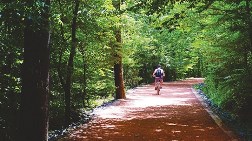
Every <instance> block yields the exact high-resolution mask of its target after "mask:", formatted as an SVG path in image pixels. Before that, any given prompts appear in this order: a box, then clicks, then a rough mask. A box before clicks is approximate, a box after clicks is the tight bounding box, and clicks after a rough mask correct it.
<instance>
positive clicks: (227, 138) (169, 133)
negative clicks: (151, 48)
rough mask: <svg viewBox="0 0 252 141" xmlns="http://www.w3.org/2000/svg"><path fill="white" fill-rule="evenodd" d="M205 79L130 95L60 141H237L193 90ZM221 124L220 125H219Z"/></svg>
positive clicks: (99, 111)
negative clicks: (158, 91)
mask: <svg viewBox="0 0 252 141" xmlns="http://www.w3.org/2000/svg"><path fill="white" fill-rule="evenodd" d="M201 82H203V79H197V78H191V79H187V80H183V81H176V82H169V83H164V85H163V89H161V95H156V91H155V90H154V86H153V85H146V86H142V87H137V88H135V89H132V90H129V91H128V92H127V99H125V100H118V101H115V102H114V103H112V104H111V105H109V106H107V107H103V108H99V109H97V110H95V111H94V114H95V116H94V118H93V119H92V120H91V121H90V122H89V123H88V124H84V125H82V126H80V127H79V128H78V129H75V130H72V131H71V133H70V134H69V135H67V136H66V137H64V138H61V139H59V140H58V141H238V140H239V139H237V138H236V137H235V136H234V135H233V133H232V132H231V131H230V130H228V129H227V128H226V127H224V125H223V124H222V122H221V121H220V120H219V119H218V117H217V116H215V115H214V114H213V113H211V110H209V109H207V108H206V107H205V106H204V104H203V103H202V100H201V98H200V97H199V96H197V94H196V93H195V92H194V90H193V89H192V85H193V84H197V83H201ZM217 123H218V124H217Z"/></svg>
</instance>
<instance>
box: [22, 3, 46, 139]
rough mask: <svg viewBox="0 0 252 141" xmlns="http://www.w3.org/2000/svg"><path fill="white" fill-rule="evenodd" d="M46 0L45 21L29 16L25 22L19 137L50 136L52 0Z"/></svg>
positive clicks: (38, 137) (43, 18)
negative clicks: (49, 99) (50, 21)
mask: <svg viewBox="0 0 252 141" xmlns="http://www.w3.org/2000/svg"><path fill="white" fill-rule="evenodd" d="M42 2H45V3H46V5H45V6H44V7H42V10H41V11H42V14H41V17H42V19H41V21H39V22H38V21H36V22H35V21H34V19H27V20H26V23H25V24H26V25H25V31H24V63H23V66H22V91H21V103H20V126H19V137H18V138H19V140H22V141H47V140H48V95H49V5H50V0H46V1H42ZM38 20H40V19H38ZM35 23H39V25H38V26H36V24H35ZM34 27H35V28H34Z"/></svg>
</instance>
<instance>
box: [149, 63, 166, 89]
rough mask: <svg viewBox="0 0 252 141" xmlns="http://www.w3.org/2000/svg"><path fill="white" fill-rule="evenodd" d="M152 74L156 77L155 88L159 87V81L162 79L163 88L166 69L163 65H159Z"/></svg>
mask: <svg viewBox="0 0 252 141" xmlns="http://www.w3.org/2000/svg"><path fill="white" fill-rule="evenodd" d="M152 76H153V77H154V78H155V90H156V89H157V82H158V81H160V85H161V88H162V84H163V78H164V76H165V72H164V70H163V69H162V68H161V65H158V66H157V68H156V69H155V70H154V72H153V73H152Z"/></svg>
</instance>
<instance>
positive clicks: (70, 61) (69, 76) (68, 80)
mask: <svg viewBox="0 0 252 141" xmlns="http://www.w3.org/2000/svg"><path fill="white" fill-rule="evenodd" d="M79 3H80V1H79V0H74V4H75V7H74V11H73V21H72V45H71V52H70V56H69V59H68V65H67V76H66V91H65V126H68V125H69V124H70V123H71V113H70V112H71V87H72V75H73V67H74V66H73V65H74V56H75V54H76V46H77V38H76V29H77V15H78V9H79Z"/></svg>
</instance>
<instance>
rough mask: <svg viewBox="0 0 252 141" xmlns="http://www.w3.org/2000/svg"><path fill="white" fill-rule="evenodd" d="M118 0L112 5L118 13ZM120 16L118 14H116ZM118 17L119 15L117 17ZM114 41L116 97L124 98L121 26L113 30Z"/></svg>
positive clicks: (119, 2) (119, 3)
mask: <svg viewBox="0 0 252 141" xmlns="http://www.w3.org/2000/svg"><path fill="white" fill-rule="evenodd" d="M120 5H121V1H120V0H114V1H113V6H114V7H115V8H116V9H117V11H118V13H120ZM118 16H120V14H118ZM119 18H120V17H119ZM114 33H115V37H116V43H115V45H114V47H115V58H116V59H115V60H116V61H115V64H114V76H115V87H116V96H115V98H116V99H124V98H126V95H125V89H124V80H123V65H122V55H121V52H122V37H121V28H120V27H119V28H117V29H116V30H115V32H114Z"/></svg>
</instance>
